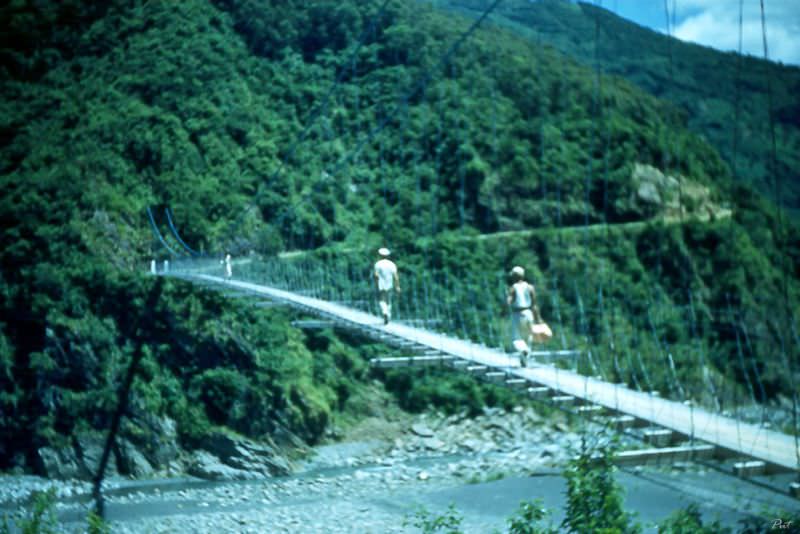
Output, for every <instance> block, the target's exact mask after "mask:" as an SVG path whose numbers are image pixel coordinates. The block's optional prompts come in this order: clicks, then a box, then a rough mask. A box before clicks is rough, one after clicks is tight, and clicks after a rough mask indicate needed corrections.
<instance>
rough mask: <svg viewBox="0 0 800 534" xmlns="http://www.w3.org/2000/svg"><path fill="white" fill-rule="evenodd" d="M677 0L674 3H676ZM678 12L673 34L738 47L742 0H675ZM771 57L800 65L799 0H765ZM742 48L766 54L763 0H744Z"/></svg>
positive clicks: (733, 47)
mask: <svg viewBox="0 0 800 534" xmlns="http://www.w3.org/2000/svg"><path fill="white" fill-rule="evenodd" d="M673 2H674V3H673ZM670 5H671V6H672V5H674V7H675V10H676V12H677V16H676V20H677V25H676V27H675V30H674V32H673V33H674V35H675V37H677V38H678V39H682V40H684V41H692V42H695V43H699V44H703V45H707V46H712V47H714V48H717V49H720V50H734V51H735V50H737V49H738V47H739V2H736V1H734V0H673V1H670ZM764 11H765V18H766V22H767V24H766V27H767V46H768V51H769V59H771V60H773V61H782V62H784V63H791V64H795V65H800V2H799V1H798V0H764ZM742 50H743V52H744V53H746V54H750V55H753V56H758V57H763V55H764V49H763V41H762V31H761V7H760V0H744V3H743V13H742Z"/></svg>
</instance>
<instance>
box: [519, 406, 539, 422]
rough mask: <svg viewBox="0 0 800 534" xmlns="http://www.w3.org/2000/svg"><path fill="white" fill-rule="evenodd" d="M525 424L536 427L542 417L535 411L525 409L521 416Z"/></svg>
mask: <svg viewBox="0 0 800 534" xmlns="http://www.w3.org/2000/svg"><path fill="white" fill-rule="evenodd" d="M523 417H524V418H525V422H526V423H527V424H531V425H536V424H539V423H541V422H542V416H541V415H539V413H538V412H536V411H535V410H531V409H527V410H525V414H524V415H523Z"/></svg>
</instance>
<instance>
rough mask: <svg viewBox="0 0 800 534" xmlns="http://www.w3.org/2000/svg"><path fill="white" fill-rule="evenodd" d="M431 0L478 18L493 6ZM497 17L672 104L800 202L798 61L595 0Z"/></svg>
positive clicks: (747, 172)
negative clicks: (712, 41)
mask: <svg viewBox="0 0 800 534" xmlns="http://www.w3.org/2000/svg"><path fill="white" fill-rule="evenodd" d="M434 3H435V5H437V6H439V7H441V8H443V9H452V10H455V11H457V12H459V13H463V14H465V15H467V16H473V17H474V16H477V14H478V13H480V12H481V11H482V10H483V9H485V7H486V6H487V5H488V4H489V2H488V1H486V0H437V1H436V2H434ZM731 9H737V8H736V6H735V5H733V4H732V5H731ZM493 21H494V22H495V23H496V24H498V25H500V26H503V27H507V28H509V29H511V30H512V31H514V32H515V33H517V34H520V35H523V36H525V37H526V38H528V39H530V40H532V41H534V42H537V43H543V44H547V45H550V46H553V47H554V48H556V49H558V50H560V51H562V52H564V53H565V54H567V55H568V56H570V57H572V58H575V59H577V60H579V61H581V62H582V63H584V64H585V65H587V66H589V67H591V68H599V69H600V70H601V71H602V72H603V73H608V74H615V75H618V76H621V77H624V78H625V79H627V80H628V81H630V82H632V83H633V84H635V85H636V86H638V87H640V88H642V89H644V90H645V91H647V92H648V93H650V94H653V95H655V96H658V97H660V98H664V99H666V100H669V101H670V102H673V103H674V104H675V105H676V106H678V107H679V108H680V109H681V110H683V112H684V113H685V117H686V120H687V124H688V125H689V127H690V128H691V129H692V131H694V132H696V133H698V134H701V135H702V136H704V137H705V138H707V139H708V141H709V142H710V143H711V144H712V145H713V146H714V147H715V148H716V149H717V151H719V153H720V154H721V155H722V156H723V157H724V158H725V160H726V161H727V162H728V163H729V164H730V165H731V167H732V168H733V169H734V170H735V175H736V177H737V178H738V179H740V180H742V181H744V182H745V183H748V184H750V185H752V186H753V187H755V188H756V189H757V190H758V191H759V192H761V193H762V194H764V195H765V196H766V197H767V198H769V199H771V200H772V201H773V202H774V201H776V199H780V202H781V203H782V205H783V206H784V207H785V208H788V210H790V211H792V212H795V213H796V212H797V210H798V208H800V101H798V98H797V95H798V94H800V68H798V67H796V66H789V65H783V64H776V63H772V62H767V61H764V60H762V59H758V58H755V57H752V56H744V57H740V56H738V55H736V54H733V53H723V52H719V51H716V50H713V49H711V48H707V47H703V46H699V45H695V44H691V43H685V42H682V41H679V40H677V39H670V38H669V37H667V36H665V35H663V34H660V33H657V32H654V31H652V30H650V29H647V28H644V27H641V26H638V25H636V24H634V23H632V22H629V21H627V20H625V19H623V18H621V17H618V16H616V15H614V14H613V13H612V12H610V11H609V10H607V9H603V8H601V7H597V6H594V5H592V4H590V3H573V2H569V1H566V0H539V1H528V0H508V1H504V2H503V3H502V4H501V5H500V6H499V8H498V10H497V13H496V14H495V16H494V17H493ZM612 83H613V82H612ZM770 91H771V100H770V96H769V92H770ZM770 108H771V109H772V116H773V120H774V125H775V138H776V144H777V146H776V157H775V162H774V163H773V161H772V154H771V146H772V140H771V139H772V133H771V130H770ZM737 110H738V111H737ZM737 115H738V118H737ZM737 121H738V122H737ZM677 157H680V155H678V156H677ZM773 169H774V171H773ZM772 176H775V177H776V180H773V178H772Z"/></svg>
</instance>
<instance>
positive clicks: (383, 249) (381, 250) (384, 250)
mask: <svg viewBox="0 0 800 534" xmlns="http://www.w3.org/2000/svg"><path fill="white" fill-rule="evenodd" d="M378 254H380V255H381V256H388V255H389V254H391V252H390V251H389V249H388V248H386V247H381V248H379V249H378Z"/></svg>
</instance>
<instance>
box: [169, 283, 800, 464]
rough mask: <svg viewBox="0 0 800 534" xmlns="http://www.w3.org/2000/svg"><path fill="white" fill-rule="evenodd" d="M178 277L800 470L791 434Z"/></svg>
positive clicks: (348, 315) (341, 310)
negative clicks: (502, 374) (395, 340)
mask: <svg viewBox="0 0 800 534" xmlns="http://www.w3.org/2000/svg"><path fill="white" fill-rule="evenodd" d="M182 277H184V278H187V279H189V280H194V281H198V282H206V283H207V282H216V283H219V284H223V285H224V286H225V287H226V288H228V289H231V290H233V289H236V290H239V291H246V292H249V293H251V294H258V295H262V296H264V297H267V298H270V299H273V300H276V301H279V302H283V303H286V304H289V305H291V306H294V307H296V308H300V309H303V310H305V311H307V312H309V313H313V314H315V315H318V316H322V317H324V318H326V319H330V320H333V321H336V322H338V323H340V324H342V325H343V326H348V327H354V328H361V329H364V328H368V329H373V330H375V331H380V332H383V333H385V334H388V335H392V336H396V337H399V338H403V339H405V340H408V341H409V342H413V343H416V344H419V345H424V346H426V347H428V348H430V349H432V350H436V351H439V352H440V353H443V354H447V355H450V356H454V357H456V358H459V359H463V360H469V361H470V362H473V364H474V365H481V366H487V367H490V368H494V369H495V370H497V369H500V370H503V371H505V372H506V373H507V374H508V375H509V377H510V378H523V379H525V380H527V381H528V382H530V383H532V385H539V386H543V387H547V388H550V389H553V390H556V391H559V392H561V393H562V394H563V395H566V396H572V397H576V398H579V399H582V400H584V401H585V402H590V403H594V404H597V405H600V406H603V407H605V408H607V409H609V410H612V411H616V412H619V413H622V414H627V415H630V416H633V417H636V418H639V419H643V420H646V421H649V422H650V423H652V424H653V425H658V426H661V427H664V428H667V429H670V430H673V431H675V432H677V433H678V434H681V435H683V436H687V437H688V438H691V439H694V440H701V441H705V442H707V443H710V444H712V445H715V446H717V447H719V448H721V449H725V450H727V451H730V452H732V453H734V454H737V455H742V456H748V457H752V458H755V459H758V460H762V461H764V462H767V463H769V464H772V465H774V466H776V467H780V468H783V469H788V470H792V471H798V470H800V465H798V450H797V447H796V445H795V439H794V438H793V437H792V436H789V435H787V434H783V433H781V432H777V431H774V430H769V429H766V428H763V427H760V426H757V425H753V424H749V423H744V422H741V421H739V420H737V419H734V418H731V417H725V416H722V415H719V414H714V413H711V412H709V411H707V410H704V409H702V408H698V407H694V406H691V405H685V404H683V403H680V402H675V401H670V400H666V399H662V398H660V397H658V396H656V395H651V394H648V393H643V392H638V391H633V390H631V389H629V388H627V387H625V386H623V385H620V384H611V383H609V382H604V381H602V380H598V379H596V378H592V377H587V376H583V375H579V374H577V373H574V372H571V371H565V370H563V369H558V368H556V367H553V366H547V365H538V364H535V363H534V364H532V365H531V366H529V367H526V368H522V367H519V364H518V362H517V358H516V357H513V356H510V355H508V354H505V353H503V352H500V351H499V350H496V349H492V348H488V347H484V346H482V345H477V344H475V343H472V342H470V341H465V340H462V339H457V338H453V337H449V336H446V335H443V334H439V333H436V332H430V331H427V330H423V329H420V328H415V327H413V326H409V325H405V324H399V323H390V324H388V325H383V322H382V320H381V319H380V318H378V317H375V316H373V315H369V314H367V313H364V312H362V311H359V310H354V309H352V308H347V307H345V306H342V305H339V304H336V303H332V302H327V301H324V300H319V299H315V298H312V297H307V296H303V295H297V294H295V293H291V292H288V291H283V290H280V289H275V288H271V287H268V286H262V285H258V284H252V283H249V282H242V281H237V280H225V279H224V278H221V277H218V276H210V275H205V274H184V275H182Z"/></svg>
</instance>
